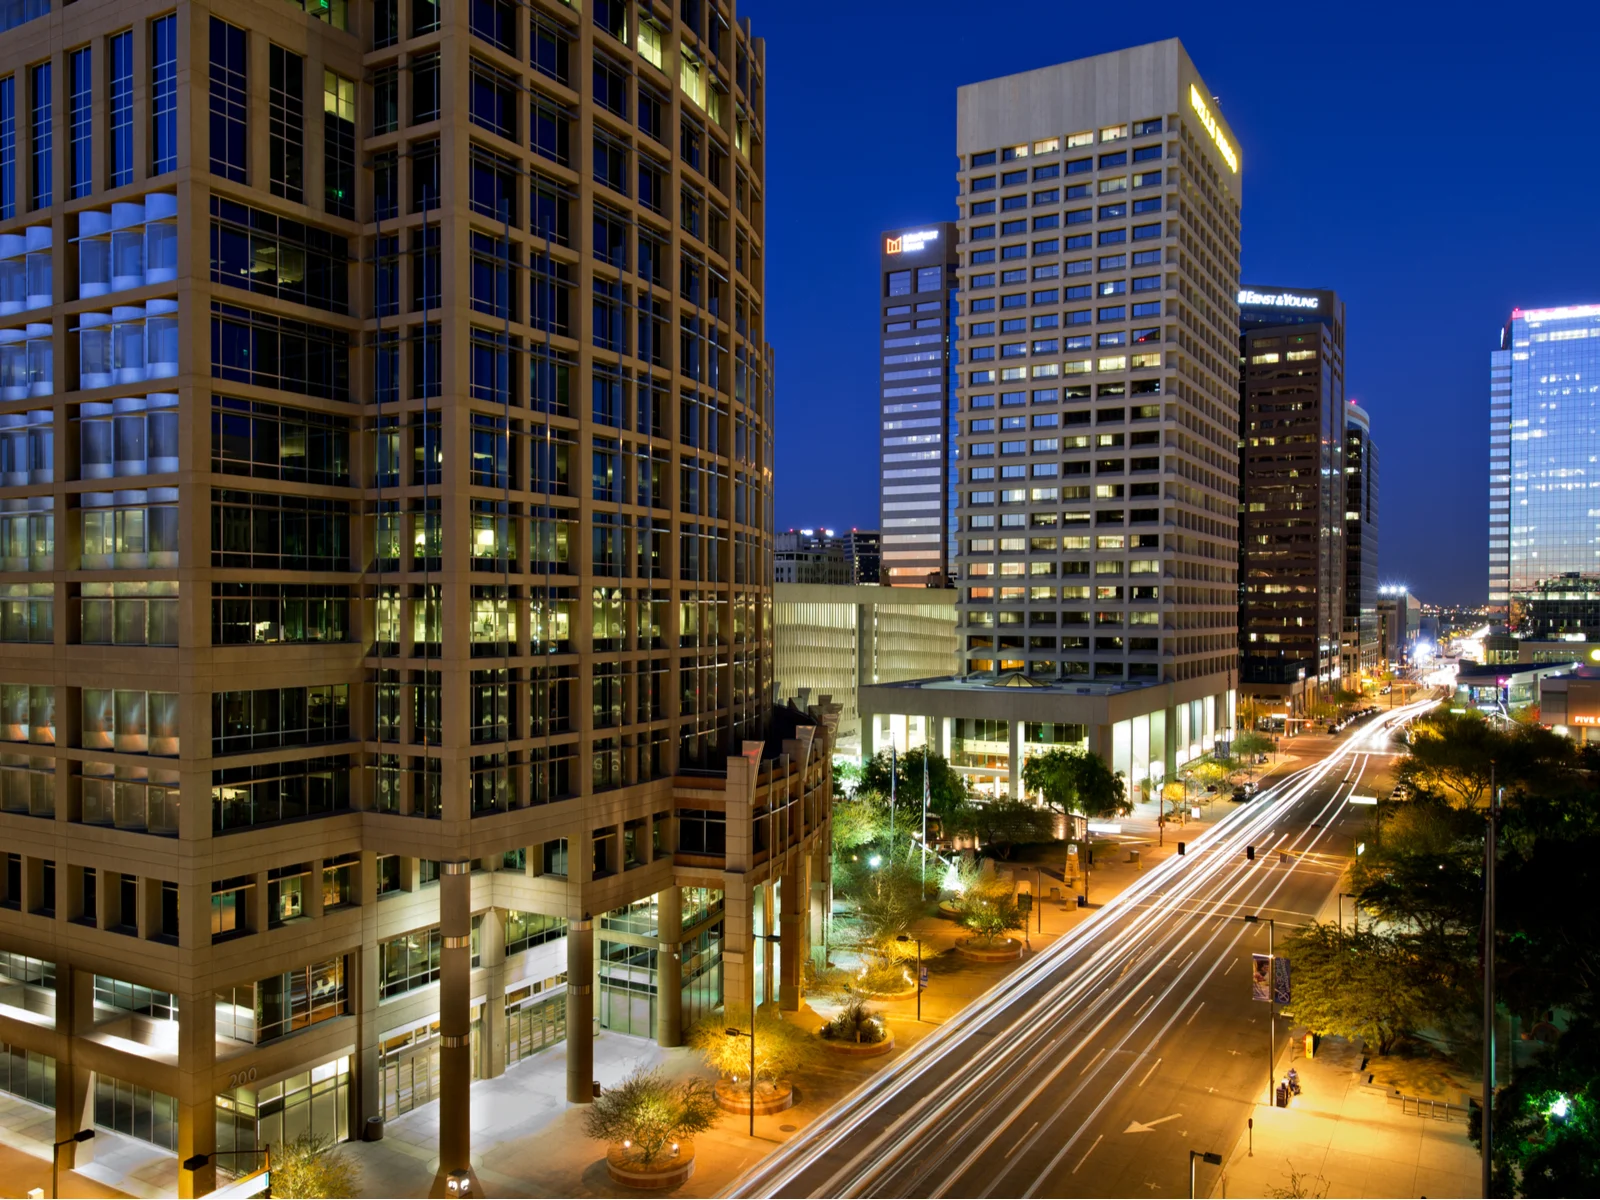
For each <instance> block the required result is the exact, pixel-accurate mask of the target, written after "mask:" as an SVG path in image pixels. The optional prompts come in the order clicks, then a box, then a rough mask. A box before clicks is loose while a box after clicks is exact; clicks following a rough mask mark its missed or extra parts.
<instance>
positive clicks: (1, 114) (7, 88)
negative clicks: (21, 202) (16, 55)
mask: <svg viewBox="0 0 1600 1200" xmlns="http://www.w3.org/2000/svg"><path fill="white" fill-rule="evenodd" d="M16 215H17V77H16V76H15V75H7V76H6V77H5V78H4V79H0V220H3V219H5V218H7V217H14V216H16Z"/></svg>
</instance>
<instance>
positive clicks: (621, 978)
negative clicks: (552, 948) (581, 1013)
mask: <svg viewBox="0 0 1600 1200" xmlns="http://www.w3.org/2000/svg"><path fill="white" fill-rule="evenodd" d="M656 953H657V952H656V951H655V950H654V949H652V948H650V947H647V946H633V945H629V944H628V943H627V942H612V941H606V940H602V941H601V942H600V1028H602V1029H609V1030H611V1031H612V1032H613V1033H627V1034H632V1035H633V1036H634V1037H646V1038H648V1037H654V1036H655V1033H656Z"/></svg>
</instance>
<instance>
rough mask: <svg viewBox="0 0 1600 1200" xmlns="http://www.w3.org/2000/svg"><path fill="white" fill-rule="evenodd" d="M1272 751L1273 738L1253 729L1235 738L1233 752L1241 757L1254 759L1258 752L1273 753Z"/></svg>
mask: <svg viewBox="0 0 1600 1200" xmlns="http://www.w3.org/2000/svg"><path fill="white" fill-rule="evenodd" d="M1272 751H1273V745H1272V739H1271V738H1269V737H1268V736H1267V735H1266V734H1264V733H1257V732H1256V731H1255V730H1253V729H1252V730H1249V731H1248V732H1245V733H1241V734H1240V735H1239V736H1238V737H1236V738H1234V739H1233V752H1234V754H1235V755H1237V756H1238V757H1239V758H1243V759H1251V760H1253V759H1254V758H1255V756H1256V755H1258V754H1271V753H1272Z"/></svg>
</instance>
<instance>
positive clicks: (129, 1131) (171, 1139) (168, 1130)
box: [94, 1072, 178, 1151]
mask: <svg viewBox="0 0 1600 1200" xmlns="http://www.w3.org/2000/svg"><path fill="white" fill-rule="evenodd" d="M94 1123H95V1125H96V1126H98V1127H99V1128H101V1129H109V1130H111V1131H112V1132H114V1133H120V1134H122V1135H124V1136H125V1137H131V1138H137V1139H139V1140H140V1141H144V1142H149V1143H150V1144H152V1145H155V1146H161V1147H163V1148H164V1149H167V1150H173V1151H175V1150H177V1148H178V1102H177V1101H176V1100H174V1099H173V1098H172V1097H171V1096H168V1095H166V1094H165V1093H163V1092H155V1091H151V1090H150V1089H149V1088H147V1087H140V1086H138V1085H137V1084H132V1083H125V1082H124V1081H122V1080H121V1079H116V1078H113V1077H112V1076H110V1075H107V1074H105V1073H103V1072H101V1073H97V1074H96V1075H95V1085H94Z"/></svg>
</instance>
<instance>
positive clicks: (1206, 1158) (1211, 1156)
mask: <svg viewBox="0 0 1600 1200" xmlns="http://www.w3.org/2000/svg"><path fill="white" fill-rule="evenodd" d="M1196 1159H1199V1160H1200V1161H1201V1162H1204V1163H1206V1164H1208V1165H1210V1166H1213V1167H1220V1166H1221V1165H1222V1155H1220V1154H1217V1153H1215V1152H1214V1151H1211V1150H1191V1151H1189V1200H1194V1164H1195V1160H1196Z"/></svg>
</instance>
